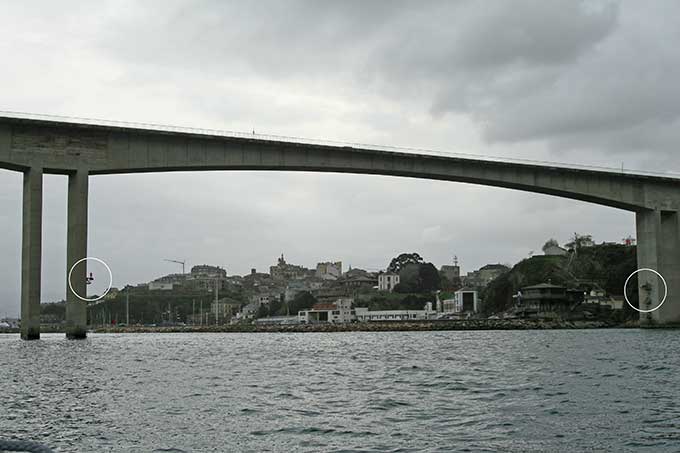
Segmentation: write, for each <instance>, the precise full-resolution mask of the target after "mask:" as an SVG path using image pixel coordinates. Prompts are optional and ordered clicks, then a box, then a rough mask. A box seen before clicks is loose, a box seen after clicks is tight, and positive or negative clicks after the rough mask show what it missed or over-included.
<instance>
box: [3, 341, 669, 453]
mask: <svg viewBox="0 0 680 453" xmlns="http://www.w3.org/2000/svg"><path fill="white" fill-rule="evenodd" d="M679 351H680V331H640V330H587V331H576V330H564V331H484V332H395V333H368V332H353V333H330V334H329V333H325V334H324V333H299V334H295V333H293V334H263V333H255V334H139V335H132V334H131V335H92V336H91V337H90V338H89V339H88V340H86V341H81V342H77V341H76V342H73V341H66V340H64V339H63V337H62V335H43V340H42V341H39V342H22V341H19V340H18V336H16V335H0V358H1V359H2V363H1V365H0V407H1V408H2V410H0V438H1V437H20V438H30V439H34V440H40V441H42V442H44V443H46V444H48V445H50V446H52V447H53V448H57V449H58V450H59V451H69V452H76V451H77V452H94V451H115V452H118V451H120V452H127V451H142V452H143V451H159V452H160V451H177V452H181V451H186V452H207V451H215V452H225V451H253V452H256V451H281V452H283V451H286V452H287V451H365V452H367V451H441V452H445V451H518V452H520V451H565V450H567V451H584V450H586V451H590V450H608V451H655V452H656V451H680V377H678V376H680V360H678V353H679Z"/></svg>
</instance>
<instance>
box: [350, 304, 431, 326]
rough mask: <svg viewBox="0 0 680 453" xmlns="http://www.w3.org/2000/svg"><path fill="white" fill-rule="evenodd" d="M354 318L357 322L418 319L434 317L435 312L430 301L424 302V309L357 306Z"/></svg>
mask: <svg viewBox="0 0 680 453" xmlns="http://www.w3.org/2000/svg"><path fill="white" fill-rule="evenodd" d="M355 310H356V318H357V321H359V322H371V321H418V320H426V319H435V318H436V317H437V312H436V311H434V310H432V302H428V303H427V304H425V309H424V310H375V311H373V310H369V309H368V308H366V307H357V308H356V309H355Z"/></svg>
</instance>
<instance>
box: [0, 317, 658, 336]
mask: <svg viewBox="0 0 680 453" xmlns="http://www.w3.org/2000/svg"><path fill="white" fill-rule="evenodd" d="M617 328H618V329H637V328H640V325H639V323H638V322H637V320H631V321H627V322H625V323H621V322H614V321H602V320H600V321H596V320H581V321H565V320H548V319H465V320H428V321H373V322H355V323H349V324H291V325H255V324H233V325H219V326H214V325H213V326H156V327H151V326H129V327H118V326H110V327H93V328H91V329H88V331H89V332H94V333H113V334H117V333H277V332H278V333H304V332H328V333H332V332H432V331H469V330H558V329H563V330H564V329H568V330H584V329H617ZM645 328H648V326H645ZM19 332H20V331H19V329H2V330H0V334H11V333H19ZM64 332H65V330H64V329H59V328H54V327H52V328H47V329H41V333H64Z"/></svg>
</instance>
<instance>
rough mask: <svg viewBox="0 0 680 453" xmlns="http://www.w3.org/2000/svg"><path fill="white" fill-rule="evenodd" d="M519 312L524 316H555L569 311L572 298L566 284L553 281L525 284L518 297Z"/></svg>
mask: <svg viewBox="0 0 680 453" xmlns="http://www.w3.org/2000/svg"><path fill="white" fill-rule="evenodd" d="M517 302H518V310H517V314H518V315H520V316H523V317H528V318H531V317H554V316H557V315H558V314H560V313H565V312H568V311H569V309H570V305H571V300H570V298H569V296H568V294H567V288H565V287H564V286H559V285H553V284H552V283H540V284H538V285H532V286H525V287H524V288H521V289H520V292H519V293H518V297H517Z"/></svg>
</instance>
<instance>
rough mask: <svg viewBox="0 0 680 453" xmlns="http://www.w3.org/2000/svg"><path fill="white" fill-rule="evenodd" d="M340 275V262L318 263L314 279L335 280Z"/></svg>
mask: <svg viewBox="0 0 680 453" xmlns="http://www.w3.org/2000/svg"><path fill="white" fill-rule="evenodd" d="M341 275H342V261H336V262H334V263H333V262H330V261H327V262H325V263H318V264H317V265H316V277H317V278H321V279H323V280H337V279H338V278H340V276H341Z"/></svg>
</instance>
